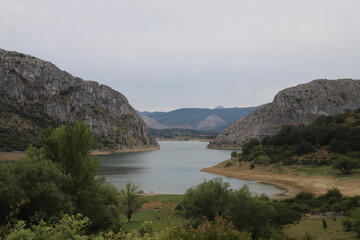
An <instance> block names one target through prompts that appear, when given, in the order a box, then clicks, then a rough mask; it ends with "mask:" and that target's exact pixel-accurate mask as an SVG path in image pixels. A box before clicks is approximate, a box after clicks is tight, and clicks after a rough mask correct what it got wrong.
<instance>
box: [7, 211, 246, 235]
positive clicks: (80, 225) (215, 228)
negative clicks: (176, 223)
mask: <svg viewBox="0 0 360 240" xmlns="http://www.w3.org/2000/svg"><path fill="white" fill-rule="evenodd" d="M89 226H90V220H89V218H87V217H83V216H82V215H79V214H78V215H75V216H70V215H66V214H65V215H64V216H63V217H62V218H61V220H60V221H59V222H58V223H56V224H51V223H48V222H45V221H41V222H39V223H38V224H33V225H31V226H30V227H26V224H25V222H24V221H19V222H17V223H16V225H15V226H14V228H13V229H11V231H10V232H9V234H8V235H7V236H6V239H7V240H20V239H26V240H39V239H47V240H60V239H77V240H105V239H109V240H171V239H174V240H176V239H179V240H180V239H189V240H190V239H194V240H195V239H199V240H251V235H250V234H248V233H241V232H239V231H237V230H236V229H235V228H234V226H233V224H232V223H231V222H230V221H229V220H227V219H225V218H221V217H216V218H215V220H214V221H206V222H204V223H203V224H201V225H200V226H199V227H198V228H197V229H193V228H191V229H187V230H186V229H184V228H175V227H168V228H166V229H164V230H163V231H161V232H157V233H153V232H152V230H151V228H152V227H151V222H145V224H144V225H143V227H142V230H143V231H142V232H140V233H139V232H137V231H134V232H132V233H125V232H123V231H119V232H117V233H114V232H107V233H104V232H100V233H97V234H92V235H87V234H86V232H87V228H88V227H89Z"/></svg>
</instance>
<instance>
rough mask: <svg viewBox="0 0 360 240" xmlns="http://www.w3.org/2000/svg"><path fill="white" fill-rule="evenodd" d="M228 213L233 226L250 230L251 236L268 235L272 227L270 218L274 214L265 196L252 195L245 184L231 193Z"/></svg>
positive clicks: (242, 229) (241, 229)
mask: <svg viewBox="0 0 360 240" xmlns="http://www.w3.org/2000/svg"><path fill="white" fill-rule="evenodd" d="M229 213H230V219H231V220H232V221H233V222H234V223H235V227H236V228H237V229H239V230H240V231H248V232H251V234H252V236H253V238H258V237H260V236H269V235H270V233H271V231H272V229H273V226H272V219H273V218H274V217H275V216H276V211H275V208H274V207H273V206H272V204H271V203H270V201H268V199H267V197H266V196H264V195H260V196H253V195H252V194H251V192H250V191H249V188H248V187H247V186H246V185H245V186H244V187H242V188H241V189H239V190H237V191H235V192H234V194H233V195H232V198H231V201H230V203H229Z"/></svg>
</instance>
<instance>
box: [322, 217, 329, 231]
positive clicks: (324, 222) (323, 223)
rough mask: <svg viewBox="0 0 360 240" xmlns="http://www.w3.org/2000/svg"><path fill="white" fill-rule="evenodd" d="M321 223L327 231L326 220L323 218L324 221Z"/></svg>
mask: <svg viewBox="0 0 360 240" xmlns="http://www.w3.org/2000/svg"><path fill="white" fill-rule="evenodd" d="M321 222H322V226H323V228H324V229H327V227H328V225H327V222H326V219H325V218H323V219H322V220H321Z"/></svg>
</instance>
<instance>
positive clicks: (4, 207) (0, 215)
mask: <svg viewBox="0 0 360 240" xmlns="http://www.w3.org/2000/svg"><path fill="white" fill-rule="evenodd" d="M22 198H25V193H24V191H23V189H22V188H21V187H20V186H19V185H18V184H17V183H16V179H15V176H14V174H13V173H12V171H11V169H10V164H6V163H0V225H2V224H4V223H5V220H6V217H7V216H8V215H9V213H10V210H11V209H10V206H11V205H13V204H15V203H18V202H19V201H20V200H21V199H22Z"/></svg>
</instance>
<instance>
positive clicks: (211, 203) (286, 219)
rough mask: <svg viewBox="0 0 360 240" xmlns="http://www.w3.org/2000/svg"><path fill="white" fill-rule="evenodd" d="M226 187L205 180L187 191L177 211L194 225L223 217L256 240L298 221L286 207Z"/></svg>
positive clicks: (215, 181) (220, 180)
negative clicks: (180, 211)
mask: <svg viewBox="0 0 360 240" xmlns="http://www.w3.org/2000/svg"><path fill="white" fill-rule="evenodd" d="M229 187H230V186H229V184H228V183H225V182H223V181H222V179H221V178H215V179H212V180H209V181H206V180H205V181H204V182H203V183H200V184H198V185H197V186H195V187H193V188H190V189H188V190H187V191H186V193H185V196H184V201H183V202H182V204H181V205H180V206H179V208H180V209H181V210H182V212H183V214H184V216H185V217H186V218H188V219H190V220H191V221H192V223H193V224H194V225H195V226H196V225H197V224H202V223H203V222H204V221H206V220H210V221H213V220H214V219H215V218H216V217H217V216H220V217H226V218H229V220H230V221H232V222H233V223H234V227H235V228H236V229H238V230H239V231H242V232H250V233H251V234H252V236H253V237H254V238H255V239H257V238H260V237H266V238H269V237H272V236H274V235H277V234H280V232H281V225H284V224H289V223H294V222H295V221H297V220H299V219H300V218H301V215H300V214H297V213H296V212H295V211H293V210H291V209H290V208H289V207H288V205H286V204H283V203H282V202H278V201H273V200H270V199H269V198H268V197H267V196H265V195H254V194H252V193H251V192H250V191H249V188H248V187H247V186H244V187H243V188H241V189H239V190H232V189H230V188H229Z"/></svg>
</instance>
